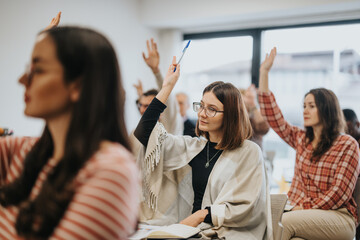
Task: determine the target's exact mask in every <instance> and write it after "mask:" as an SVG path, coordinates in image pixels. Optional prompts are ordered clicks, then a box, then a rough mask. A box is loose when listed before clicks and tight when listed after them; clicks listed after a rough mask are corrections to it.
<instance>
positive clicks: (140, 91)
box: [133, 79, 143, 97]
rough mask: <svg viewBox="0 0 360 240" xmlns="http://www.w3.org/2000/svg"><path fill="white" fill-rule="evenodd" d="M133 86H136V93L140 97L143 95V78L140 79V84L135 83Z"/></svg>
mask: <svg viewBox="0 0 360 240" xmlns="http://www.w3.org/2000/svg"><path fill="white" fill-rule="evenodd" d="M133 86H134V87H135V88H136V93H137V95H138V97H141V95H142V94H143V86H142V82H141V80H140V79H138V84H136V83H134V84H133Z"/></svg>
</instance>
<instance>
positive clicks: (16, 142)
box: [0, 136, 38, 152]
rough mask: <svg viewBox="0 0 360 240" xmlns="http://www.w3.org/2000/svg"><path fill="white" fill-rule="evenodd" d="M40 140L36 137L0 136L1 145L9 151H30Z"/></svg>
mask: <svg viewBox="0 0 360 240" xmlns="http://www.w3.org/2000/svg"><path fill="white" fill-rule="evenodd" d="M37 141H38V138H36V137H14V136H8V137H0V147H1V148H3V149H7V150H8V151H11V152H15V151H20V150H22V151H29V150H30V149H31V148H32V147H33V146H34V145H35V143H36V142H37Z"/></svg>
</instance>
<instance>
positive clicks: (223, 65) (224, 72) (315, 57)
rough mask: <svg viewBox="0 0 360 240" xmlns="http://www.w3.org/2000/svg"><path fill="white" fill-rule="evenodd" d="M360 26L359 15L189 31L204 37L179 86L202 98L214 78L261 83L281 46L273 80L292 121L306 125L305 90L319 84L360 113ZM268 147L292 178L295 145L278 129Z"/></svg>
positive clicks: (279, 169)
mask: <svg viewBox="0 0 360 240" xmlns="http://www.w3.org/2000/svg"><path fill="white" fill-rule="evenodd" d="M359 32H360V20H355V21H347V22H334V23H327V25H326V24H318V25H314V24H313V25H307V26H293V27H292V26H285V27H281V28H272V29H270V28H269V29H249V30H242V31H228V32H218V33H204V34H188V35H184V39H201V40H193V41H192V43H191V49H190V48H189V51H188V52H187V54H188V56H187V57H186V58H187V59H186V61H184V63H183V64H182V65H183V68H182V74H183V76H184V75H185V78H186V79H185V81H184V83H183V84H182V85H181V86H179V88H178V89H179V91H185V92H186V93H188V94H189V96H190V100H191V101H198V100H199V98H200V97H201V94H202V93H201V91H202V90H203V89H204V87H205V86H206V85H208V84H209V83H211V82H213V81H218V80H222V81H225V82H232V83H233V84H234V85H235V86H237V87H241V88H245V87H247V86H249V84H250V82H252V83H255V84H257V83H258V82H257V80H258V75H257V74H258V69H259V63H260V62H261V60H262V59H264V57H265V54H266V53H267V52H269V51H270V50H271V48H272V47H274V46H276V47H277V49H278V56H277V58H276V61H275V63H274V66H273V68H272V71H271V72H270V76H269V78H270V83H269V84H270V89H271V90H272V91H273V92H274V94H275V96H276V99H277V102H278V104H279V106H280V108H281V110H282V112H283V114H284V116H285V119H286V120H287V121H288V122H290V123H291V124H293V125H297V126H300V127H302V126H303V117H302V106H303V98H304V95H305V93H306V92H308V91H309V90H310V89H312V88H317V87H325V88H329V89H331V90H333V91H334V92H335V94H336V95H337V97H338V99H339V102H340V106H341V107H342V108H351V109H353V110H354V111H355V112H356V113H357V115H358V117H360V104H359V96H360V95H359V93H360V45H359V42H360V34H358V33H359ZM246 35H247V36H246ZM229 36H231V37H229ZM236 36H238V37H236ZM206 38H207V39H206ZM184 44H185V42H184ZM260 50H261V51H260ZM192 117H193V118H196V115H195V114H193V115H192ZM263 150H264V151H265V152H267V151H270V152H271V151H272V152H276V154H275V158H274V169H273V177H274V179H275V180H280V179H281V178H282V177H284V178H285V180H286V181H291V178H292V175H293V169H294V163H295V151H294V150H293V149H292V148H290V147H289V146H288V145H287V144H286V143H285V142H284V141H282V140H281V139H280V138H279V137H278V136H277V134H276V133H275V132H273V131H272V130H270V132H269V133H268V134H267V135H266V136H265V137H264V142H263ZM272 186H276V184H272Z"/></svg>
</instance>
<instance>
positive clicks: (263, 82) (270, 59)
mask: <svg viewBox="0 0 360 240" xmlns="http://www.w3.org/2000/svg"><path fill="white" fill-rule="evenodd" d="M275 57H276V47H274V48H273V49H271V52H270V54H266V57H265V60H264V61H263V62H262V63H261V65H260V78H259V91H261V92H269V91H270V89H269V71H270V69H271V67H272V65H273V63H274V60H275Z"/></svg>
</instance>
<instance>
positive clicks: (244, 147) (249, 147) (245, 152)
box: [229, 139, 262, 158]
mask: <svg viewBox="0 0 360 240" xmlns="http://www.w3.org/2000/svg"><path fill="white" fill-rule="evenodd" d="M229 152H230V153H231V154H236V155H237V156H244V157H245V158H247V157H249V156H250V155H253V156H254V157H255V156H262V152H261V148H260V147H259V145H258V144H256V143H254V142H253V141H250V140H247V139H246V140H244V142H243V143H242V144H241V146H239V147H237V148H235V149H233V150H230V151H229Z"/></svg>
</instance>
